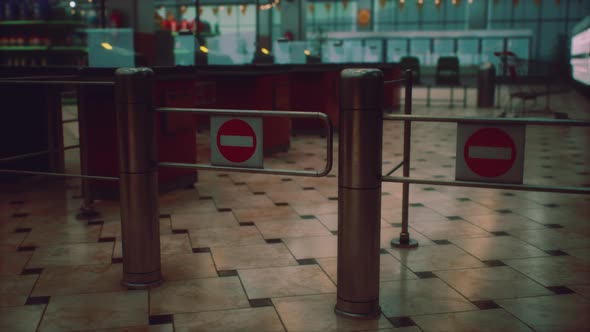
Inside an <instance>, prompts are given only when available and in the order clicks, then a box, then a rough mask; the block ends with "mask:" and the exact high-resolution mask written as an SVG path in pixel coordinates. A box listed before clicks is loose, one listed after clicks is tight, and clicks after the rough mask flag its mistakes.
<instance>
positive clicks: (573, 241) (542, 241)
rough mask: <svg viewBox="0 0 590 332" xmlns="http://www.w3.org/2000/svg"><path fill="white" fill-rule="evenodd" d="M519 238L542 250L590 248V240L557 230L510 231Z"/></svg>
mask: <svg viewBox="0 0 590 332" xmlns="http://www.w3.org/2000/svg"><path fill="white" fill-rule="evenodd" d="M510 235H512V236H514V237H517V238H519V239H521V240H523V241H524V242H527V243H529V244H531V245H533V246H535V247H537V248H539V249H542V250H558V249H575V248H590V238H588V237H585V236H582V235H579V234H575V233H570V232H567V228H566V229H565V230H564V231H559V230H556V229H539V230H527V231H510Z"/></svg>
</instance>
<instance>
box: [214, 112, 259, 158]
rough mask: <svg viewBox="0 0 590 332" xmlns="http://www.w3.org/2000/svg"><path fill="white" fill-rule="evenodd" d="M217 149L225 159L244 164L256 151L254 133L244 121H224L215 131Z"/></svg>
mask: <svg viewBox="0 0 590 332" xmlns="http://www.w3.org/2000/svg"><path fill="white" fill-rule="evenodd" d="M222 136H224V137H223V138H222ZM222 141H223V142H222ZM222 144H223V145H222ZM217 148H218V149H219V152H220V153H221V155H223V157H225V159H227V160H229V161H232V162H234V163H241V162H244V161H246V160H248V159H250V158H251V157H252V155H253V154H254V152H255V151H256V133H255V132H254V129H252V127H250V125H249V124H248V123H247V122H246V121H244V120H240V119H232V120H229V121H226V122H224V123H223V124H222V125H221V127H219V130H218V131H217Z"/></svg>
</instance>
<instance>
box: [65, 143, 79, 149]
mask: <svg viewBox="0 0 590 332" xmlns="http://www.w3.org/2000/svg"><path fill="white" fill-rule="evenodd" d="M78 148H80V145H79V144H78V145H70V146H65V147H64V148H63V150H64V151H66V150H72V149H78Z"/></svg>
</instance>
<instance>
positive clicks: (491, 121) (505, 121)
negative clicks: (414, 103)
mask: <svg viewBox="0 0 590 332" xmlns="http://www.w3.org/2000/svg"><path fill="white" fill-rule="evenodd" d="M383 120H394V121H414V122H450V123H453V122H454V123H474V124H486V125H509V124H521V125H522V124H527V125H532V126H563V127H590V121H581V120H560V119H526V118H517V119H515V118H489V117H462V116H425V115H406V114H388V115H384V116H383Z"/></svg>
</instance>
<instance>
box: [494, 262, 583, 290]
mask: <svg viewBox="0 0 590 332" xmlns="http://www.w3.org/2000/svg"><path fill="white" fill-rule="evenodd" d="M504 263H506V264H507V265H508V266H510V267H512V268H514V269H515V270H517V271H519V272H520V273H522V274H524V275H526V276H527V277H529V278H531V279H533V280H535V281H536V282H538V283H540V284H542V285H543V286H564V285H573V284H583V283H587V282H588V280H590V264H587V263H584V262H582V261H580V260H579V259H577V258H575V257H568V256H557V257H553V256H551V257H537V258H528V259H510V260H504Z"/></svg>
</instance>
